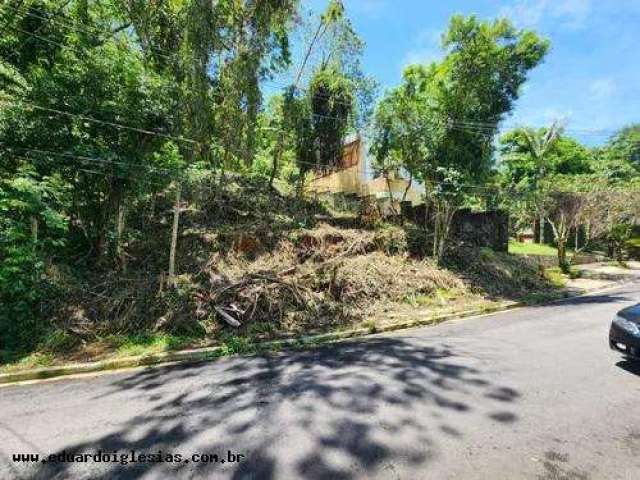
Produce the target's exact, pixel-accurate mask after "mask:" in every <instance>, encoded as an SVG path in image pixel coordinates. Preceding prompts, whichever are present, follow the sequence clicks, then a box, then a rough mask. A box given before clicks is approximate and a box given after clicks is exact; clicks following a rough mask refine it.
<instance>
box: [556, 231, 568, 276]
mask: <svg viewBox="0 0 640 480" xmlns="http://www.w3.org/2000/svg"><path fill="white" fill-rule="evenodd" d="M557 243H558V266H559V267H560V270H562V271H563V272H564V273H567V272H568V271H569V264H568V263H567V246H566V240H565V239H564V238H558V239H557Z"/></svg>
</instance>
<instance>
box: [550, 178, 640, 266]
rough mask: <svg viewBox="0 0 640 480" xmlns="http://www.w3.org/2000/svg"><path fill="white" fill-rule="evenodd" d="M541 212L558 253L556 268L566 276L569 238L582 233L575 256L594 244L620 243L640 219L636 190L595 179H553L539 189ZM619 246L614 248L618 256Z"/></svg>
mask: <svg viewBox="0 0 640 480" xmlns="http://www.w3.org/2000/svg"><path fill="white" fill-rule="evenodd" d="M539 188H540V192H539V195H540V199H541V200H540V211H541V212H542V214H543V218H544V220H545V221H547V222H549V224H550V225H551V227H552V230H553V235H554V240H555V243H556V246H557V249H558V266H559V267H560V268H561V269H562V270H563V271H565V272H568V270H569V266H570V263H569V262H568V261H567V242H568V239H569V236H570V235H571V234H575V235H578V232H579V231H580V230H583V232H584V239H583V241H582V245H581V246H579V247H577V248H576V249H575V254H574V258H575V255H577V254H578V253H580V252H581V251H584V250H585V249H587V248H589V247H590V246H591V245H592V243H593V242H594V241H596V240H605V241H611V242H614V243H616V242H623V241H624V235H625V233H626V232H628V231H630V228H629V227H630V226H631V225H633V224H634V223H635V221H636V219H637V218H638V217H639V215H640V191H639V190H638V188H637V186H634V185H625V186H618V187H616V186H613V185H611V183H610V182H608V181H607V180H606V179H602V177H599V176H598V175H589V174H584V175H553V176H549V177H547V178H546V179H545V181H544V182H542V183H541V184H540V185H539ZM619 247H620V245H618V248H616V252H617V255H618V256H619V255H620V248H619Z"/></svg>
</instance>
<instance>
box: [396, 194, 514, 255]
mask: <svg viewBox="0 0 640 480" xmlns="http://www.w3.org/2000/svg"><path fill="white" fill-rule="evenodd" d="M402 215H403V217H404V218H405V219H407V220H409V221H410V222H414V223H416V224H418V225H424V224H425V222H428V227H429V228H430V229H431V228H433V221H432V215H431V212H429V211H427V210H426V206H425V205H424V204H423V205H417V206H415V207H412V206H411V204H410V202H404V203H403V204H402ZM451 238H452V239H454V240H457V241H459V242H463V243H466V244H468V245H474V246H477V247H489V248H491V249H493V250H495V251H497V252H507V251H509V214H508V213H507V212H505V211H502V210H497V211H490V212H473V211H471V210H459V211H458V212H456V214H455V216H454V217H453V224H452V226H451Z"/></svg>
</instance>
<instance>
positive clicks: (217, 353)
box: [0, 281, 640, 386]
mask: <svg viewBox="0 0 640 480" xmlns="http://www.w3.org/2000/svg"><path fill="white" fill-rule="evenodd" d="M634 283H640V282H638V281H627V282H621V283H616V284H615V285H611V286H609V287H605V288H604V289H595V290H591V291H584V292H581V293H578V294H572V293H571V292H564V295H563V296H562V297H561V298H558V299H553V300H548V301H543V302H540V303H526V302H515V301H514V302H509V303H504V304H501V305H495V306H493V307H484V308H477V309H474V310H466V311H462V312H457V313H448V314H442V315H435V316H430V317H424V318H418V319H413V320H407V321H403V322H398V323H394V324H391V325H384V326H380V327H375V328H373V327H372V328H355V329H351V330H344V331H341V332H330V333H322V334H318V335H308V336H302V337H296V338H290V339H282V340H271V341H267V342H259V343H254V344H251V348H252V350H253V352H252V353H264V352H268V351H274V350H280V349H285V348H294V349H295V348H304V347H308V346H313V345H319V344H328V343H334V342H339V341H341V340H348V339H350V338H358V337H364V336H367V335H373V334H378V333H386V332H393V331H397V330H406V329H409V328H415V327H422V326H427V325H437V324H440V323H443V322H446V321H449V320H456V319H463V318H469V317H475V316H479V315H489V314H492V313H498V312H506V311H509V310H515V309H517V308H523V307H531V306H541V305H551V304H554V303H558V302H562V301H564V300H568V299H571V298H578V297H584V296H588V295H593V294H597V293H601V292H606V291H608V290H613V289H616V288H620V287H624V286H625V285H630V284H634ZM227 356H231V355H229V354H227V353H226V350H225V348H223V347H208V348H200V349H193V350H179V351H175V352H162V353H153V354H148V355H143V356H136V357H123V358H116V359H112V360H102V361H98V362H90V363H80V364H75V365H67V366H64V365H62V366H58V367H45V368H37V369H32V370H24V371H21V372H12V373H3V374H0V386H7V385H9V384H13V383H17V382H25V381H32V380H45V379H51V378H56V377H65V376H69V375H76V374H83V373H96V372H102V371H109V370H121V369H125V368H135V367H150V366H154V365H155V366H157V365H161V364H169V363H177V362H179V363H199V362H209V361H213V360H216V359H219V358H222V357H227Z"/></svg>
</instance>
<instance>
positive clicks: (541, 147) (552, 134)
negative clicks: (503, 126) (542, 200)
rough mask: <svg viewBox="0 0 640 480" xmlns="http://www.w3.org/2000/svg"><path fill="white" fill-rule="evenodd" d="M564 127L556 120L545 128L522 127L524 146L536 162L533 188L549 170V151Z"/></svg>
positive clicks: (542, 224) (542, 229)
mask: <svg viewBox="0 0 640 480" xmlns="http://www.w3.org/2000/svg"><path fill="white" fill-rule="evenodd" d="M563 130H564V127H563V126H562V124H561V123H560V122H558V121H554V122H553V124H552V125H551V127H549V128H547V129H541V130H534V129H532V128H523V129H522V135H523V137H524V139H525V145H524V146H525V148H526V151H527V153H528V154H529V155H530V156H531V158H532V159H533V161H534V162H535V164H536V169H537V175H536V178H535V183H534V188H538V185H539V184H540V182H542V180H544V178H545V177H546V175H547V173H548V170H549V155H548V154H549V151H550V150H551V148H552V147H553V146H554V144H555V143H556V142H557V141H558V139H559V138H560V136H561V135H562V132H563ZM539 218H540V237H539V241H540V243H544V224H545V220H544V214H543V213H542V212H539Z"/></svg>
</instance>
